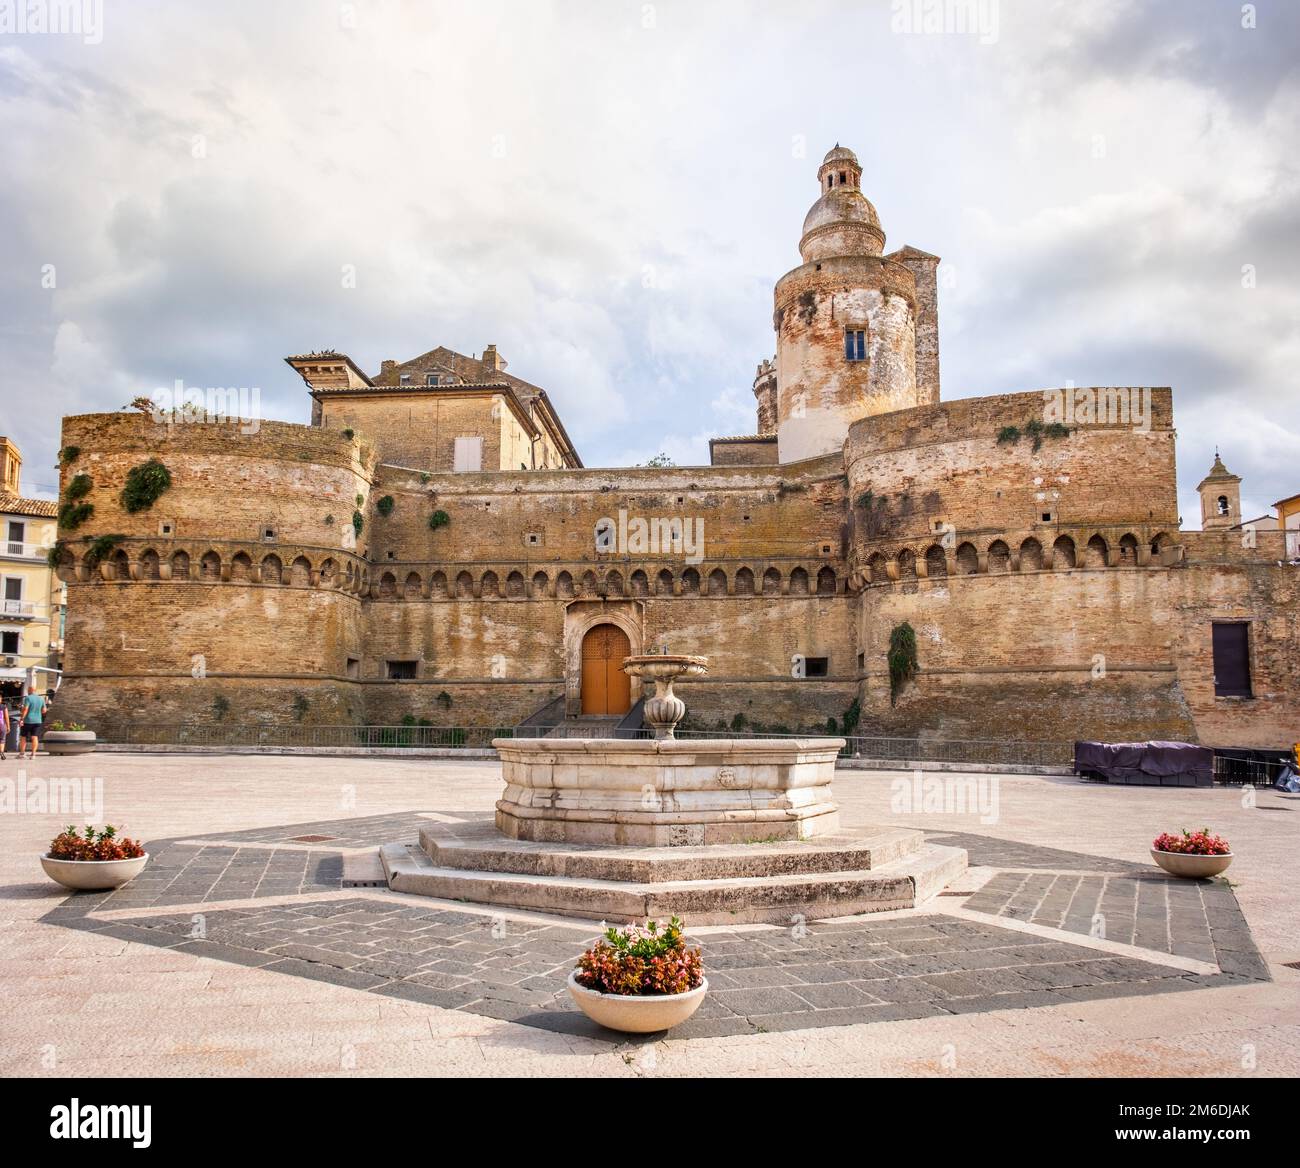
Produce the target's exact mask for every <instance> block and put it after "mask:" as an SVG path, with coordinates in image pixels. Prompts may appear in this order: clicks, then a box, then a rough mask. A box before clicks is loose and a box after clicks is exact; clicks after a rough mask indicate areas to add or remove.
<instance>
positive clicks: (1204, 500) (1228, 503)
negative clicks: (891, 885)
mask: <svg viewBox="0 0 1300 1168" xmlns="http://www.w3.org/2000/svg"><path fill="white" fill-rule="evenodd" d="M1196 489H1197V491H1199V492H1200V496H1201V530H1202V531H1223V530H1224V529H1226V528H1230V527H1236V526H1237V525H1238V524H1239V523H1240V522H1241V476H1240V475H1235V474H1232V473H1231V472H1229V470H1228V468H1227V467H1226V466H1224V465H1223V460H1222V459H1221V458H1220V457H1219V452H1218V451H1217V450H1216V451H1215V452H1214V465H1213V466H1212V467H1210V473H1209V474H1207V475H1206V476H1205V477H1204V478H1203V479H1202V480H1201V481H1200V482H1199V483H1198V484H1197V487H1196Z"/></svg>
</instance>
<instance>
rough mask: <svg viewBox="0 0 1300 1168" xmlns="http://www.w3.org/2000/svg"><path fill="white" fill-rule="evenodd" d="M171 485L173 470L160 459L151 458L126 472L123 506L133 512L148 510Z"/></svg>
mask: <svg viewBox="0 0 1300 1168" xmlns="http://www.w3.org/2000/svg"><path fill="white" fill-rule="evenodd" d="M171 485H172V475H171V471H169V470H168V469H167V468H166V467H165V466H163V464H162V463H161V462H160V461H159V460H158V459H156V458H151V459H150V460H149V461H148V462H142V463H141V464H140V465H139V466H133V467H132V468H131V469H130V470H129V471H127V472H126V484H125V485H124V486H123V487H122V506H123V507H125V508H126V510H127V511H129V512H131V513H133V514H134V513H135V512H136V511H147V510H149V508H150V507H152V506H153V505H154V504H155V503H156V502H157V501H158V500H159V498H161V496H162V495H163V493H164V492H165V491H166V490H167V489H168V488H169V487H170V486H171Z"/></svg>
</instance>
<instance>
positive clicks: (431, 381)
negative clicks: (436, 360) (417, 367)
mask: <svg viewBox="0 0 1300 1168" xmlns="http://www.w3.org/2000/svg"><path fill="white" fill-rule="evenodd" d="M424 384H425V385H437V384H438V375H437V374H436V373H426V374H425V375H424Z"/></svg>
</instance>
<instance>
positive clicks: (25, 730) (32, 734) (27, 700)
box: [18, 685, 46, 762]
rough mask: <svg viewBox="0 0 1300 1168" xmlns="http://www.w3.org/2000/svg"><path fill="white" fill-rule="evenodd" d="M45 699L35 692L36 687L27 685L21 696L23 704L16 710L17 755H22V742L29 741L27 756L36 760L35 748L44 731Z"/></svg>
mask: <svg viewBox="0 0 1300 1168" xmlns="http://www.w3.org/2000/svg"><path fill="white" fill-rule="evenodd" d="M45 706H46V699H45V697H44V695H43V694H38V693H37V692H36V687H35V686H33V685H29V686H28V687H27V693H26V694H25V695H24V697H23V704H22V706H21V708H20V709H19V711H18V718H19V722H18V757H19V759H21V758H22V757H23V744H24V743H25V742H28V741H30V742H31V744H32V749H31V753H30V754H29V755H28V756H27V757H28V758H30V759H31V760H32V761H33V762H35V760H36V748H37V747H38V746H39V745H40V741H41V735H42V734H43V733H44V732H45Z"/></svg>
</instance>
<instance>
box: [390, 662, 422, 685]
mask: <svg viewBox="0 0 1300 1168" xmlns="http://www.w3.org/2000/svg"><path fill="white" fill-rule="evenodd" d="M418 665H419V662H418V661H390V662H388V680H389V681H412V680H414V678H415V673H416V668H417V667H418Z"/></svg>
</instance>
